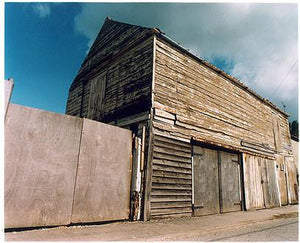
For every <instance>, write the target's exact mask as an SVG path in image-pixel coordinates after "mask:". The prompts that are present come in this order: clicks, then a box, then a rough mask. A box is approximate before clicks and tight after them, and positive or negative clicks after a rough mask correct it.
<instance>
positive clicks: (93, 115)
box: [87, 73, 106, 120]
mask: <svg viewBox="0 0 300 243" xmlns="http://www.w3.org/2000/svg"><path fill="white" fill-rule="evenodd" d="M105 86H106V73H102V74H100V75H99V76H97V77H95V78H94V79H92V80H91V85H90V94H89V96H90V98H89V107H88V115H87V118H89V119H93V120H100V119H101V117H102V115H103V102H104V97H105Z"/></svg>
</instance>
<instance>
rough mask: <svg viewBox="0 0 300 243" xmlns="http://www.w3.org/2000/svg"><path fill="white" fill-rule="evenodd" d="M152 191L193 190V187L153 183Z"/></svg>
mask: <svg viewBox="0 0 300 243" xmlns="http://www.w3.org/2000/svg"><path fill="white" fill-rule="evenodd" d="M151 188H152V189H164V190H192V185H190V184H187V185H182V184H168V183H152V186H151Z"/></svg>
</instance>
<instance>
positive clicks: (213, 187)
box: [193, 146, 241, 216]
mask: <svg viewBox="0 0 300 243" xmlns="http://www.w3.org/2000/svg"><path fill="white" fill-rule="evenodd" d="M240 185H241V182H240V162H239V156H238V154H235V153H229V152H224V151H219V150H214V149H208V148H203V147H199V146H193V188H194V193H193V195H194V196H193V206H194V215H195V216H201V215H208V214H216V213H223V212H224V213H225V212H232V211H240V210H241V186H240Z"/></svg>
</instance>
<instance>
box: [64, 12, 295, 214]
mask: <svg viewBox="0 0 300 243" xmlns="http://www.w3.org/2000/svg"><path fill="white" fill-rule="evenodd" d="M66 113H67V114H69V115H74V116H80V117H87V118H90V119H94V120H97V121H101V122H105V123H109V124H114V125H117V126H120V127H124V128H128V129H131V130H132V131H133V132H134V133H135V134H136V135H137V137H141V138H142V141H144V143H143V146H144V151H143V155H144V159H142V160H141V168H140V170H141V172H142V186H141V197H142V205H141V207H140V209H141V215H142V217H141V218H143V219H144V220H148V219H153V218H161V217H175V216H191V215H196V216H198V215H206V214H213V213H222V212H230V211H236V210H248V209H256V208H268V207H276V206H281V205H287V204H290V203H297V202H298V185H297V180H296V176H295V175H296V173H295V162H294V160H293V153H292V148H291V139H290V134H289V124H288V119H287V118H288V115H287V114H286V113H285V112H283V111H282V110H280V109H279V108H278V107H276V106H275V105H273V104H272V103H271V102H270V101H268V100H266V99H264V98H262V97H261V96H259V95H258V94H256V93H255V92H253V91H252V90H250V89H249V88H248V87H246V86H245V85H244V84H242V83H241V82H240V81H239V80H237V79H236V78H234V77H232V76H230V75H229V74H227V73H225V72H223V71H222V70H220V69H218V68H216V67H215V66H213V65H212V64H210V63H208V62H207V61H205V60H202V59H200V58H198V57H196V56H195V55H193V54H191V53H190V52H188V51H187V50H186V49H184V48H182V47H181V46H180V45H178V44H177V43H175V42H174V41H172V40H171V39H169V38H168V37H166V36H165V35H164V34H163V33H162V32H161V31H160V30H159V29H157V28H145V27H140V26H135V25H130V24H125V23H120V22H117V21H113V20H111V19H110V18H107V19H106V20H105V23H104V25H103V26H102V28H101V30H100V32H99V34H98V36H97V38H96V40H95V42H94V44H93V45H92V47H91V49H90V51H89V53H88V55H87V57H86V58H85V60H84V62H83V64H82V66H81V68H80V70H79V72H78V74H77V76H76V78H75V80H74V81H73V83H72V85H71V87H70V90H69V98H68V102H67V108H66ZM143 128H144V129H143ZM143 131H144V132H143Z"/></svg>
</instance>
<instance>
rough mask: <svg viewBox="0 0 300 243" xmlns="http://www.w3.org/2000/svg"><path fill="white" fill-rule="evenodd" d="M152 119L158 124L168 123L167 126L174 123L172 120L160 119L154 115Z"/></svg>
mask: <svg viewBox="0 0 300 243" xmlns="http://www.w3.org/2000/svg"><path fill="white" fill-rule="evenodd" d="M153 119H154V120H156V121H158V122H162V123H169V124H174V122H175V121H174V120H170V119H167V118H164V117H160V116H156V115H154V117H153Z"/></svg>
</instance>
